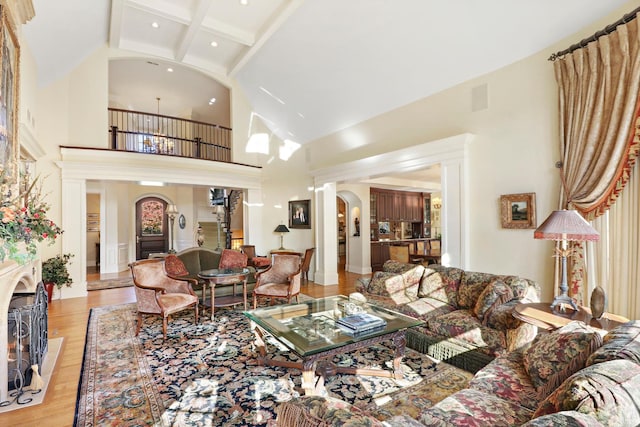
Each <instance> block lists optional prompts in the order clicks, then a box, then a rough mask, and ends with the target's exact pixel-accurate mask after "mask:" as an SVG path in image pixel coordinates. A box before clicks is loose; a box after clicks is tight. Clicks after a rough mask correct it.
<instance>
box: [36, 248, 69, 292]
mask: <svg viewBox="0 0 640 427" xmlns="http://www.w3.org/2000/svg"><path fill="white" fill-rule="evenodd" d="M72 257H73V254H63V255H56V256H55V257H53V258H49V259H48V260H46V261H44V262H43V263H42V281H43V282H44V284H45V288H46V289H47V294H48V299H49V302H51V296H52V294H53V285H55V286H56V287H57V288H58V290H60V289H62V287H63V286H67V287H69V286H71V284H72V283H73V279H71V276H70V275H69V270H67V264H69V263H70V259H71V258H72Z"/></svg>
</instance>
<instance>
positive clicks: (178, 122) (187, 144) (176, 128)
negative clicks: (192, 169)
mask: <svg viewBox="0 0 640 427" xmlns="http://www.w3.org/2000/svg"><path fill="white" fill-rule="evenodd" d="M109 147H110V148H111V149H112V150H117V151H128V152H133V153H147V154H158V155H165V156H176V157H187V158H192V159H202V160H214V161H219V162H231V129H230V128H227V127H224V126H220V125H215V124H210V123H203V122H198V121H195V120H187V119H181V118H177V117H171V116H163V115H160V114H153V113H143V112H139V111H129V110H120V109H117V108H109Z"/></svg>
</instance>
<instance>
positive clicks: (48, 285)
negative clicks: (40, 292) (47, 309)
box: [44, 282, 55, 304]
mask: <svg viewBox="0 0 640 427" xmlns="http://www.w3.org/2000/svg"><path fill="white" fill-rule="evenodd" d="M54 286H55V285H54V283H52V282H46V283H45V284H44V288H45V290H46V291H47V301H48V302H49V304H51V298H53V287H54Z"/></svg>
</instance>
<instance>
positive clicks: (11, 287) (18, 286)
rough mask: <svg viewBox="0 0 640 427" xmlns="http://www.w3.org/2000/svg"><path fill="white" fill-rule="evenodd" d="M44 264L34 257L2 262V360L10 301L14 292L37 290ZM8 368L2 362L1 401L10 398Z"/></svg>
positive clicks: (0, 332)
mask: <svg viewBox="0 0 640 427" xmlns="http://www.w3.org/2000/svg"><path fill="white" fill-rule="evenodd" d="M41 274H42V264H41V261H40V259H34V260H32V261H30V262H27V263H26V264H23V265H21V264H18V263H16V262H15V261H5V262H2V263H0V355H2V357H0V360H7V353H8V349H7V343H8V338H9V337H8V328H7V324H8V321H9V303H10V302H11V296H12V295H13V293H14V292H35V290H36V285H37V284H38V282H40V280H41ZM7 371H8V369H7V364H6V363H0V402H2V401H5V400H7V399H8V392H7V389H8V383H9V379H8V372H7Z"/></svg>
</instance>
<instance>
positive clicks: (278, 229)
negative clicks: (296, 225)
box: [273, 224, 289, 249]
mask: <svg viewBox="0 0 640 427" xmlns="http://www.w3.org/2000/svg"><path fill="white" fill-rule="evenodd" d="M273 232H274V233H280V249H284V233H288V232H289V229H288V228H287V226H286V225H284V224H280V225H278V226H277V227H276V229H275V230H273Z"/></svg>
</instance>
